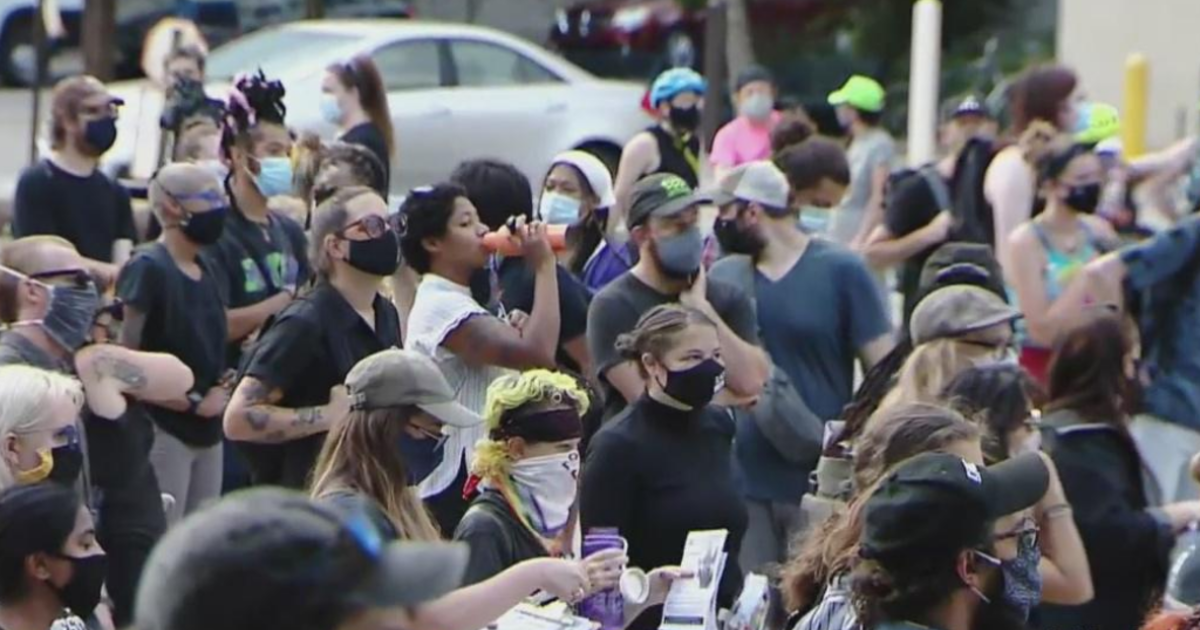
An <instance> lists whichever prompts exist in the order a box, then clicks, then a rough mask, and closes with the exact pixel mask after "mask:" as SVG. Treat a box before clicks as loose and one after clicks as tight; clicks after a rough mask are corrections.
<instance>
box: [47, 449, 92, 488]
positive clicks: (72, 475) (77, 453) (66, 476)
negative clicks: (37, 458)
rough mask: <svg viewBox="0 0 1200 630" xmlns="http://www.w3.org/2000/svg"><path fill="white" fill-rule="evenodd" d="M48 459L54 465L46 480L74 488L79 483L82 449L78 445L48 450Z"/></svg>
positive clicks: (81, 469)
mask: <svg viewBox="0 0 1200 630" xmlns="http://www.w3.org/2000/svg"><path fill="white" fill-rule="evenodd" d="M50 457H51V459H53V461H54V465H53V466H51V467H50V474H49V475H48V476H47V477H46V478H47V479H49V480H50V481H54V482H56V483H59V484H62V485H64V486H74V485H75V482H77V481H79V473H81V472H83V449H82V448H81V447H80V446H79V444H78V443H75V444H64V445H62V446H56V447H54V448H52V449H50Z"/></svg>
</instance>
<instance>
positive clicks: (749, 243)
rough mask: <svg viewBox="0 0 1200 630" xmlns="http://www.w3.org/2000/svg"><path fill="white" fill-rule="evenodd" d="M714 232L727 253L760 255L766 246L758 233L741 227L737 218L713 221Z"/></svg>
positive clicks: (722, 248)
mask: <svg viewBox="0 0 1200 630" xmlns="http://www.w3.org/2000/svg"><path fill="white" fill-rule="evenodd" d="M713 234H715V235H716V237H717V242H718V243H720V244H721V251H723V252H725V253H726V254H745V255H747V256H751V257H753V256H758V254H759V253H760V252H762V250H763V247H764V246H765V245H764V243H763V242H762V239H760V238H758V236H757V235H756V234H754V233H753V232H751V231H749V230H745V229H743V228H741V227H740V226H739V225H738V221H737V219H717V220H716V222H715V223H713Z"/></svg>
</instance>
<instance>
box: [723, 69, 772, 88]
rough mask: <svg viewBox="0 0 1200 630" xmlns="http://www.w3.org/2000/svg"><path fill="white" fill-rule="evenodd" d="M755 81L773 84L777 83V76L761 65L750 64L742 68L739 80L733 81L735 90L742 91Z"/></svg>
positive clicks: (738, 75) (738, 76)
mask: <svg viewBox="0 0 1200 630" xmlns="http://www.w3.org/2000/svg"><path fill="white" fill-rule="evenodd" d="M755 81H766V82H767V83H770V84H771V85H774V84H775V77H774V76H772V75H771V71H770V70H767V69H766V68H764V67H762V66H759V65H750V66H746V67H745V68H743V69H742V71H741V72H739V73H738V74H737V80H736V81H734V83H733V91H734V92H737V91H740V90H741V89H742V88H744V87H746V85H747V84H749V83H754V82H755Z"/></svg>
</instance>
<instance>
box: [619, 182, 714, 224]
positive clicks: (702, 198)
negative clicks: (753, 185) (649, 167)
mask: <svg viewBox="0 0 1200 630" xmlns="http://www.w3.org/2000/svg"><path fill="white" fill-rule="evenodd" d="M706 203H712V199H711V197H710V196H709V195H705V194H703V193H697V192H694V191H693V190H692V187H691V186H689V185H688V183H687V182H686V181H684V180H683V178H682V177H680V176H678V175H674V174H671V173H656V174H654V175H650V176H647V177H644V178H642V179H640V180H638V182H637V183H636V184H634V185H633V194H632V195H630V202H629V215H628V216H626V217H625V224H626V225H627V226H628V227H629V229H631V230H632V229H633V228H635V227H637V226H639V225H641V224H643V223H645V222H646V221H648V220H649V219H650V217H673V216H675V215H677V214H680V213H682V212H683V211H685V210H687V209H689V208H694V207H696V206H699V205H702V204H706Z"/></svg>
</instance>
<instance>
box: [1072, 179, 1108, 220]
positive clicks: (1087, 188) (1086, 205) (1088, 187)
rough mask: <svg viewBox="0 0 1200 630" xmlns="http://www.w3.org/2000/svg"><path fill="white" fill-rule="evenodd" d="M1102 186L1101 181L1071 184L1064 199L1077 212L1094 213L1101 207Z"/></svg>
mask: <svg viewBox="0 0 1200 630" xmlns="http://www.w3.org/2000/svg"><path fill="white" fill-rule="evenodd" d="M1100 193H1101V186H1100V184H1099V183H1092V184H1083V185H1080V186H1071V187H1070V188H1069V189H1067V196H1066V198H1064V199H1063V201H1064V202H1065V203H1066V204H1067V205H1068V206H1070V207H1071V209H1072V210H1075V211H1076V212H1082V213H1084V214H1092V213H1094V212H1096V208H1098V207H1100Z"/></svg>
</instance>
